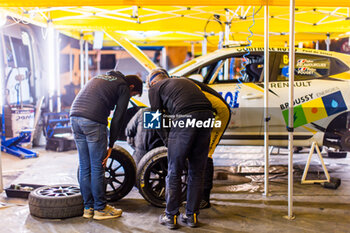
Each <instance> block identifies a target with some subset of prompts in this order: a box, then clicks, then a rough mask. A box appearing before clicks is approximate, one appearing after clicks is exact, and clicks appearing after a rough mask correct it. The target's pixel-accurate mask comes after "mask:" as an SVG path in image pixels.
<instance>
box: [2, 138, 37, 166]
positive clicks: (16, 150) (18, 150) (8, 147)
mask: <svg viewBox="0 0 350 233" xmlns="http://www.w3.org/2000/svg"><path fill="white" fill-rule="evenodd" d="M3 135H5V133H4V132H3ZM30 136H31V131H22V132H21V133H20V134H19V136H18V137H14V138H11V139H8V140H5V136H3V137H2V139H1V151H3V152H6V153H9V154H11V155H15V156H17V157H20V158H21V159H28V158H35V157H38V154H37V153H36V152H33V151H31V150H28V149H26V148H23V147H21V146H20V145H21V143H25V142H30Z"/></svg>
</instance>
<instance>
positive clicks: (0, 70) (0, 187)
mask: <svg viewBox="0 0 350 233" xmlns="http://www.w3.org/2000/svg"><path fill="white" fill-rule="evenodd" d="M0 33H1V38H0V40H1V44H0V45H1V50H0V92H1V96H0V98H1V100H0V105H1V106H0V111H1V116H2V122H1V124H2V132H1V137H0V147H1V144H2V141H3V140H5V139H6V138H5V108H4V106H5V69H4V67H5V61H6V60H5V59H4V56H5V53H4V48H5V46H4V43H5V42H4V34H3V31H2V29H0ZM3 191H4V184H3V179H2V155H1V149H0V193H2V192H3Z"/></svg>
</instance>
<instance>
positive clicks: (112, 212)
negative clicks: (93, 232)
mask: <svg viewBox="0 0 350 233" xmlns="http://www.w3.org/2000/svg"><path fill="white" fill-rule="evenodd" d="M122 213H123V211H122V210H121V209H116V208H114V207H113V206H110V205H106V207H105V208H104V209H102V210H95V211H94V219H96V220H103V219H110V218H118V217H120V216H121V215H122Z"/></svg>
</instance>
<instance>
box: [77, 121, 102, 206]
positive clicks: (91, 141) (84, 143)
mask: <svg viewBox="0 0 350 233" xmlns="http://www.w3.org/2000/svg"><path fill="white" fill-rule="evenodd" d="M70 122H71V125H72V130H73V133H74V140H75V143H76V145H77V149H78V153H79V166H80V169H79V184H80V191H81V194H82V196H83V199H84V206H85V208H91V207H92V208H94V209H95V210H101V209H104V208H105V206H106V203H107V201H106V197H105V192H106V191H105V185H104V176H105V170H104V168H103V166H102V161H103V159H104V158H105V156H106V153H107V126H106V125H104V124H101V123H98V122H95V121H91V120H89V119H86V118H84V117H74V116H73V117H71V118H70Z"/></svg>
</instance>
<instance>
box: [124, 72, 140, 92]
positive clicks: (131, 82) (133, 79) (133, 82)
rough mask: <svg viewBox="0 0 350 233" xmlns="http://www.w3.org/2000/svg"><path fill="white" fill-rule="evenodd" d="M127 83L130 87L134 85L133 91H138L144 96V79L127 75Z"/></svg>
mask: <svg viewBox="0 0 350 233" xmlns="http://www.w3.org/2000/svg"><path fill="white" fill-rule="evenodd" d="M125 81H126V82H127V83H128V85H129V86H130V85H134V89H133V91H137V92H139V93H140V95H142V89H143V82H142V79H141V78H140V77H139V76H137V75H126V76H125Z"/></svg>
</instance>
